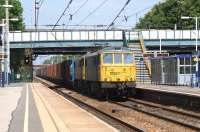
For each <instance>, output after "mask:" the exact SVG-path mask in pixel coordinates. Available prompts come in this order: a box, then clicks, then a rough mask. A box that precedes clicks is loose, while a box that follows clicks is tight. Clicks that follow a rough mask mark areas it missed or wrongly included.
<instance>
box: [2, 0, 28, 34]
mask: <svg viewBox="0 0 200 132" xmlns="http://www.w3.org/2000/svg"><path fill="white" fill-rule="evenodd" d="M4 4H5V0H0V5H4ZM9 4H10V5H13V8H11V9H10V14H9V15H10V18H18V19H19V21H10V30H23V29H24V27H25V26H24V23H23V16H22V13H23V8H22V6H21V3H20V1H19V0H9ZM3 18H5V9H4V8H3V7H0V19H3Z"/></svg>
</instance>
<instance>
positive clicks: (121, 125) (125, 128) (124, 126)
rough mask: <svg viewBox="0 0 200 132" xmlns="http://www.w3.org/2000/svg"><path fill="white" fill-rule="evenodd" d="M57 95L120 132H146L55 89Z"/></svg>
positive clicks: (45, 83)
mask: <svg viewBox="0 0 200 132" xmlns="http://www.w3.org/2000/svg"><path fill="white" fill-rule="evenodd" d="M37 81H39V82H42V81H41V80H38V79H37ZM42 83H43V84H44V85H46V86H48V87H51V86H50V85H49V84H48V83H47V82H42ZM53 90H54V91H55V92H56V93H58V94H59V95H61V96H63V97H64V98H66V99H67V100H70V101H71V102H73V103H75V104H76V105H78V106H80V107H81V108H83V109H85V110H86V111H89V112H90V113H92V114H94V115H95V116H97V117H98V118H100V119H102V120H104V121H105V122H107V123H108V124H110V125H111V126H113V127H115V128H116V129H118V130H119V131H120V132H144V130H143V129H140V128H138V127H136V126H133V125H131V124H128V123H126V122H124V121H122V120H120V119H118V118H116V117H114V116H112V115H110V114H107V113H105V112H103V111H102V110H99V109H97V108H95V107H93V106H91V105H89V104H87V103H84V102H83V101H81V100H79V99H77V98H74V97H72V96H70V94H67V93H65V92H63V91H62V90H60V89H53Z"/></svg>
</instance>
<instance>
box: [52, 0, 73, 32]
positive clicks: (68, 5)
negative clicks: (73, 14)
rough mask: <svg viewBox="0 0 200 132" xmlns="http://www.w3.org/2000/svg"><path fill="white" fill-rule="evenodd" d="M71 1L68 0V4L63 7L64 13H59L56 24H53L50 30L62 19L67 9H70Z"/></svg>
mask: <svg viewBox="0 0 200 132" xmlns="http://www.w3.org/2000/svg"><path fill="white" fill-rule="evenodd" d="M72 2H73V0H70V1H69V3H68V4H67V6H66V7H65V9H64V11H63V12H62V13H61V15H60V17H59V18H58V20H57V22H56V23H55V24H54V26H53V28H52V30H54V29H55V27H56V25H57V24H58V23H59V21H60V20H61V19H62V17H63V16H64V15H65V13H66V11H67V9H68V8H69V7H70V5H71V4H72Z"/></svg>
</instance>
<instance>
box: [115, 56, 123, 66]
mask: <svg viewBox="0 0 200 132" xmlns="http://www.w3.org/2000/svg"><path fill="white" fill-rule="evenodd" d="M114 63H115V64H121V63H122V54H114Z"/></svg>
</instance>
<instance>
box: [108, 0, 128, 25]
mask: <svg viewBox="0 0 200 132" xmlns="http://www.w3.org/2000/svg"><path fill="white" fill-rule="evenodd" d="M130 1H131V0H127V2H126V3H125V5H124V6H123V8H122V9H121V10H120V11H119V13H118V14H117V16H116V17H115V19H114V20H113V21H112V22H111V23H110V24H109V26H108V28H107V29H109V28H110V27H111V26H113V25H114V23H115V21H116V20H117V18H118V17H119V16H120V14H121V13H122V11H124V9H125V8H126V6H127V5H128V4H129V3H130Z"/></svg>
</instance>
